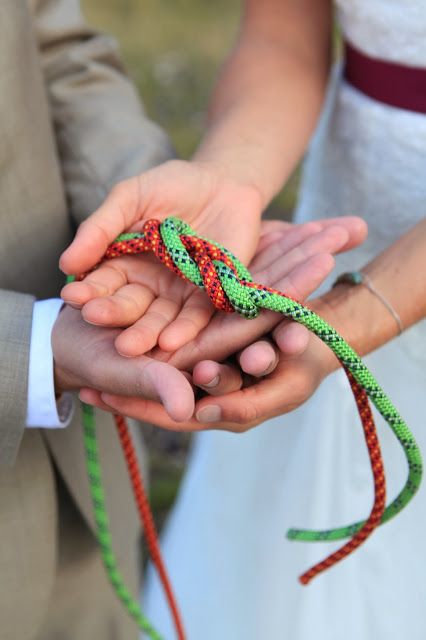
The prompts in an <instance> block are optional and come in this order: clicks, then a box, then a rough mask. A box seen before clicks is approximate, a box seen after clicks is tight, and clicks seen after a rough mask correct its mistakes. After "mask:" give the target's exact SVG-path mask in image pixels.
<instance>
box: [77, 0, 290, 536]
mask: <svg viewBox="0 0 426 640" xmlns="http://www.w3.org/2000/svg"><path fill="white" fill-rule="evenodd" d="M240 4H241V2H240V0H214V2H208V1H207V0H102V1H100V0H82V6H83V11H84V13H85V16H86V18H87V20H88V21H89V22H90V24H92V25H93V26H95V27H96V28H99V29H101V30H103V31H106V32H107V33H110V34H112V35H114V36H115V37H116V38H117V40H118V42H119V44H120V47H121V51H122V55H123V59H124V62H125V65H126V67H127V70H128V72H129V74H130V76H131V77H132V78H133V79H134V81H135V83H136V85H137V87H138V90H139V92H140V95H141V98H142V100H143V103H144V105H145V108H146V111H147V112H148V114H149V116H150V117H151V118H152V119H153V120H155V121H156V122H158V123H159V124H160V125H161V126H162V127H163V128H164V129H165V130H166V131H167V132H168V134H169V135H170V137H171V139H172V141H173V144H174V146H175V149H176V151H177V153H178V155H179V156H180V157H182V158H189V157H190V156H191V154H192V152H193V151H194V149H195V148H196V146H197V143H198V141H199V139H200V137H201V135H202V132H203V126H204V122H205V110H206V105H207V103H208V98H209V95H210V92H211V88H212V85H213V83H214V80H215V77H216V75H217V73H218V69H219V67H220V65H221V64H222V62H223V60H224V59H225V57H226V55H227V53H228V51H229V50H230V48H231V46H232V42H233V40H234V38H235V36H236V34H237V30H238V23H239V14H240ZM297 182H298V175H297V174H296V175H295V176H294V177H293V178H292V179H291V180H290V181H289V183H288V185H287V186H286V188H285V189H284V190H283V191H282V192H281V193H280V194H279V195H278V196H277V198H276V199H275V200H274V202H273V203H272V204H271V205H270V207H269V209H268V217H283V216H284V217H287V218H288V217H289V215H290V212H291V210H292V208H293V206H294V201H295V194H296V189H297ZM144 438H145V440H146V443H147V448H148V451H149V457H150V478H151V491H150V494H151V503H152V507H153V510H154V514H155V517H156V521H157V525H159V526H161V524H162V522H163V521H164V518H165V516H166V515H167V512H168V510H169V509H170V506H171V504H172V503H173V500H174V498H175V496H176V493H177V490H178V486H179V481H180V478H181V476H182V473H183V470H184V467H185V463H186V455H187V451H188V445H189V436H187V435H185V434H173V433H171V432H167V431H162V430H161V429H158V428H155V427H149V426H147V427H146V428H145V429H144Z"/></svg>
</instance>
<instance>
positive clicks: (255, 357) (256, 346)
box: [238, 340, 279, 378]
mask: <svg viewBox="0 0 426 640" xmlns="http://www.w3.org/2000/svg"><path fill="white" fill-rule="evenodd" d="M238 362H239V364H240V367H241V369H242V370H243V371H244V373H247V374H248V375H251V376H254V377H255V378H260V377H262V376H267V375H268V374H270V373H271V372H272V371H274V369H275V368H276V366H277V364H278V362H279V355H278V353H277V349H275V347H274V345H273V344H272V343H271V342H269V341H268V340H259V341H258V342H254V343H253V344H251V345H249V346H248V347H246V348H245V349H243V351H241V353H240V354H239V355H238Z"/></svg>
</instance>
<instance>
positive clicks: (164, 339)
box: [159, 290, 215, 351]
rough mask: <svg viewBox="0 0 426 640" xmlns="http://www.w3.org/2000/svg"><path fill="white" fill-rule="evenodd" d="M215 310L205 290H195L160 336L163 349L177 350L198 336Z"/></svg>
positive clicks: (160, 344)
mask: <svg viewBox="0 0 426 640" xmlns="http://www.w3.org/2000/svg"><path fill="white" fill-rule="evenodd" d="M214 311H215V308H214V306H213V304H212V302H211V300H210V299H209V298H208V297H207V296H206V293H205V292H204V291H199V290H195V291H193V292H192V293H191V295H190V296H189V297H188V299H187V300H186V302H185V303H184V305H183V307H182V310H181V311H180V312H179V314H178V315H177V317H176V319H175V320H174V321H173V322H171V323H170V324H169V325H168V326H167V327H166V328H165V329H164V330H163V331H162V333H161V335H160V338H159V346H160V347H161V349H163V350H164V351H177V349H179V348H180V347H183V345H185V344H186V343H187V342H190V341H191V340H193V339H194V338H196V337H197V336H198V334H199V333H200V331H201V330H202V329H204V327H206V326H207V325H208V323H209V320H210V318H211V317H212V315H213V314H214Z"/></svg>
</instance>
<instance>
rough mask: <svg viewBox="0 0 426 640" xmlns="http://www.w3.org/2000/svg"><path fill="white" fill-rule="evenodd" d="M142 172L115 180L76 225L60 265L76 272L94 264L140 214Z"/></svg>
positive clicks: (142, 211) (66, 271)
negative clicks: (98, 201)
mask: <svg viewBox="0 0 426 640" xmlns="http://www.w3.org/2000/svg"><path fill="white" fill-rule="evenodd" d="M143 181H144V179H143V175H141V176H136V177H134V178H130V179H129V180H125V181H123V182H120V183H119V184H117V185H116V186H115V187H114V188H113V189H112V191H111V192H110V194H109V195H108V197H107V198H106V200H105V201H104V202H103V204H102V205H101V206H100V207H99V209H97V210H96V211H95V212H94V213H92V215H91V216H90V217H89V218H87V220H85V221H84V222H82V224H81V225H80V226H79V228H78V231H77V233H76V236H75V238H74V240H73V242H72V243H71V244H70V246H69V247H68V248H67V249H66V250H65V251H64V253H63V254H62V256H61V258H60V260H59V266H60V268H61V270H62V271H63V272H64V273H67V274H70V275H76V274H80V273H85V272H86V271H89V270H90V269H91V268H92V267H94V266H95V265H96V264H97V263H98V262H99V260H100V259H101V258H102V257H103V255H104V253H105V251H106V250H107V248H108V246H109V245H110V244H111V242H112V241H113V240H115V238H116V237H117V236H118V235H119V234H120V233H122V232H123V231H125V230H126V229H129V228H130V227H131V226H132V225H133V224H134V223H135V222H137V221H138V220H140V219H141V218H142V217H143V213H144V207H143V201H142V197H141V192H142V183H143Z"/></svg>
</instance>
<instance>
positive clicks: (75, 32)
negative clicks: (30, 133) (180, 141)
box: [31, 0, 173, 223]
mask: <svg viewBox="0 0 426 640" xmlns="http://www.w3.org/2000/svg"><path fill="white" fill-rule="evenodd" d="M31 4H32V8H33V10H34V12H35V20H36V28H37V37H38V42H39V48H40V52H41V61H42V66H43V71H44V76H45V79H46V87H47V92H48V99H49V103H50V108H51V113H52V120H53V123H54V126H55V130H56V137H57V144H58V153H59V156H60V161H61V166H62V171H63V175H64V180H65V188H66V192H67V196H68V200H69V204H70V210H71V214H72V215H73V217H74V218H75V220H76V222H77V223H79V222H81V221H82V220H83V219H84V218H85V217H87V216H88V215H89V214H90V213H92V211H93V210H94V209H96V208H97V207H98V206H99V204H100V203H101V202H102V201H103V200H104V198H105V197H106V195H107V194H108V192H109V191H110V189H111V188H112V187H113V186H114V184H116V183H117V182H118V181H120V180H122V179H123V178H127V177H130V176H133V175H136V174H137V173H140V172H142V171H144V170H146V169H148V168H150V167H152V166H154V165H156V164H160V163H161V162H163V161H165V160H167V159H168V158H170V157H171V156H172V155H173V152H172V148H171V146H170V143H169V140H168V138H167V136H166V135H165V133H164V132H163V131H162V130H161V129H160V128H159V127H158V126H157V125H156V124H154V123H153V122H152V121H150V120H149V119H148V118H147V116H146V114H145V113H144V110H143V107H142V104H141V102H140V99H139V96H138V94H137V91H136V89H135V87H134V85H133V83H132V82H131V81H130V80H129V78H128V77H127V76H126V74H125V72H124V70H123V67H122V64H121V62H120V58H119V54H118V49H117V45H116V43H115V41H114V40H113V39H112V38H111V37H109V36H106V35H103V34H99V33H98V32H96V31H95V30H94V29H92V28H91V27H89V26H88V25H87V24H86V23H85V21H84V19H83V17H82V14H81V10H80V3H79V1H78V0H33V2H32V3H31Z"/></svg>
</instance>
